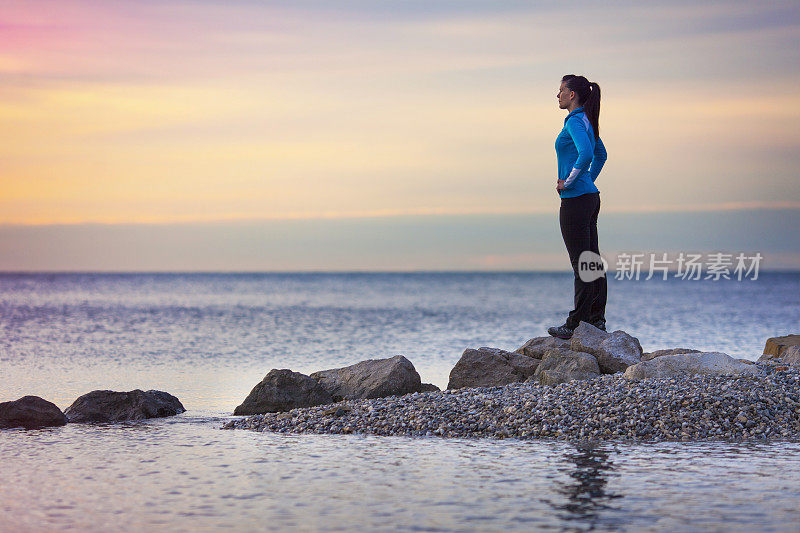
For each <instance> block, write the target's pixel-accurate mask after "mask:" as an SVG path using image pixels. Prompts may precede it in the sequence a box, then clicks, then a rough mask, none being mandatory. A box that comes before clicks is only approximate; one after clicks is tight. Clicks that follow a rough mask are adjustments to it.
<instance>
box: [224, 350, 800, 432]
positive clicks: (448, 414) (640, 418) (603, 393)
mask: <svg viewBox="0 0 800 533" xmlns="http://www.w3.org/2000/svg"><path fill="white" fill-rule="evenodd" d="M757 366H758V368H759V370H760V372H759V373H758V374H757V375H746V376H745V375H743V376H692V377H683V378H671V379H645V380H641V381H629V380H627V379H625V378H623V377H622V374H612V375H604V376H600V377H598V378H595V379H591V380H586V381H572V382H569V383H562V384H560V385H556V386H554V387H550V386H545V385H539V384H538V383H532V382H526V383H515V384H511V385H506V386H504V387H484V388H474V389H458V390H446V391H441V392H426V393H414V394H408V395H406V396H394V397H388V398H378V399H369V400H349V401H343V402H339V403H336V404H330V405H324V406H319V407H309V408H301V409H294V410H292V411H288V412H284V413H268V414H264V415H255V416H250V417H247V418H241V419H236V420H231V421H230V422H228V423H227V424H225V426H223V427H224V428H225V429H249V430H253V431H270V432H277V433H317V434H349V433H355V434H369V435H404V436H441V437H462V438H463V437H477V438H517V439H540V438H543V439H559V440H578V439H580V440H584V439H586V440H601V441H605V440H624V441H707V440H725V441H730V440H742V439H760V440H793V441H796V440H800V368H797V367H785V366H776V365H767V364H764V365H761V364H759V365H757Z"/></svg>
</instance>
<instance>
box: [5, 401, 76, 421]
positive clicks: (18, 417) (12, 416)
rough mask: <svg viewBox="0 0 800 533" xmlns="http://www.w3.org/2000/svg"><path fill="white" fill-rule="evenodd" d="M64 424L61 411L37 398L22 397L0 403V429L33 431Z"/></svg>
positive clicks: (63, 416) (64, 417) (65, 419)
mask: <svg viewBox="0 0 800 533" xmlns="http://www.w3.org/2000/svg"><path fill="white" fill-rule="evenodd" d="M66 423H67V417H66V416H65V415H64V413H62V412H61V409H59V408H58V407H57V406H56V405H55V404H54V403H51V402H48V401H47V400H45V399H43V398H40V397H38V396H23V397H22V398H20V399H19V400H14V401H13V402H2V403H0V428H15V427H24V428H26V429H34V428H40V427H47V426H63V425H64V424H66Z"/></svg>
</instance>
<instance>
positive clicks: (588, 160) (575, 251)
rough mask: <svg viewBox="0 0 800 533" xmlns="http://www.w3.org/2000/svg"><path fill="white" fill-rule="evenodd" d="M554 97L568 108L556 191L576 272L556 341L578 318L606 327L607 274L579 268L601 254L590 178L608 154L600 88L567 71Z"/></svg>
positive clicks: (567, 335) (595, 196)
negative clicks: (570, 304) (595, 274)
mask: <svg viewBox="0 0 800 533" xmlns="http://www.w3.org/2000/svg"><path fill="white" fill-rule="evenodd" d="M557 97H558V107H560V108H561V109H566V110H568V111H569V114H568V115H567V118H565V119H564V129H562V130H561V133H559V135H558V137H557V138H556V155H557V156H558V181H557V185H556V191H558V193H559V196H560V197H561V209H560V211H559V221H560V223H561V236H562V237H563V238H564V244H566V246H567V253H569V260H570V262H571V263H572V271H573V273H574V274H575V309H573V310H572V311H570V313H569V316H568V317H567V321H566V322H565V323H564V325H563V326H558V327H551V328H549V329H548V330H547V332H548V333H550V335H552V336H554V337H558V338H560V339H569V338H571V337H572V332H573V331H574V330H575V328H577V327H578V324H579V323H580V322H588V323H590V324H592V325H593V326H595V327H597V328H600V329H602V330H603V331H605V329H606V319H605V312H606V291H607V289H606V276H605V272H604V271H603V272H601V273H602V275H601V276H600V277H599V278H597V279H593V281H589V282H585V281H583V280H582V279H581V276H580V273H579V270H578V267H579V265H578V258H579V257H580V255H581V253H582V252H584V251H587V250H588V251H592V252H594V253H595V254H598V255H599V254H600V249H599V248H598V246H597V214H598V213H599V212H600V191H598V190H597V187H595V185H594V181H595V180H596V179H597V175H598V174H600V170H602V168H603V165H604V164H605V162H606V158H607V154H606V148H605V146H603V141H601V140H600V135H599V132H600V125H599V120H600V86H599V85H597V84H596V83H594V82H590V81H589V80H587V79H586V78H584V77H583V76H575V75H573V74H567V75H566V76H564V77H563V78H562V79H561V86H560V87H559V89H558V95H557ZM585 258H586V257H584V259H585ZM597 259H599V258H597ZM586 277H587V278H589V277H591V276H586Z"/></svg>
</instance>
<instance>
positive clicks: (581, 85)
mask: <svg viewBox="0 0 800 533" xmlns="http://www.w3.org/2000/svg"><path fill="white" fill-rule="evenodd" d="M561 81H562V82H566V84H567V88H568V89H569V90H570V91H575V92H576V93H578V104H580V105H582V106H583V112H584V113H586V118H588V119H589V124H591V125H592V129H594V140H595V141H597V139H599V138H600V86H599V85H598V84H597V83H595V82H593V81H591V82H590V81H589V80H587V79H586V78H584V77H583V76H576V75H574V74H567V75H566V76H564V77H563V78H561Z"/></svg>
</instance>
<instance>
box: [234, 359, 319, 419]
mask: <svg viewBox="0 0 800 533" xmlns="http://www.w3.org/2000/svg"><path fill="white" fill-rule="evenodd" d="M333 401H334V400H333V397H331V395H330V394H329V393H328V391H327V390H325V388H324V387H322V385H320V384H319V383H318V382H317V380H315V379H312V378H311V377H309V376H306V375H305V374H301V373H299V372H292V371H291V370H289V369H282V370H278V369H272V370H270V371H269V373H268V374H267V375H266V376H264V379H262V380H261V382H260V383H259V384H258V385H256V386H255V387H253V390H252V391H250V394H248V395H247V398H245V399H244V402H242V404H241V405H239V406H238V407H237V408H236V409H235V410H234V411H233V414H234V415H258V414H263V413H277V412H279V411H289V410H291V409H294V408H296V407H314V406H315V405H324V404H326V403H333Z"/></svg>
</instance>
